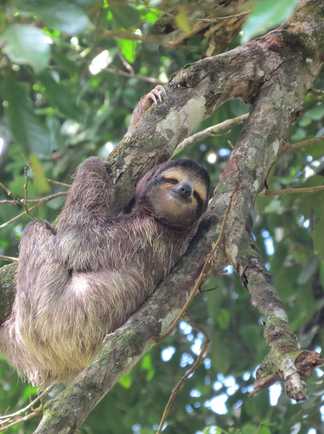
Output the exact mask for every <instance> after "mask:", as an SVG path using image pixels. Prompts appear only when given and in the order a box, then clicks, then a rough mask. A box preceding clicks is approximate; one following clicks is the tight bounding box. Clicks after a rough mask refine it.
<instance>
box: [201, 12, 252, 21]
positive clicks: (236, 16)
mask: <svg viewBox="0 0 324 434" xmlns="http://www.w3.org/2000/svg"><path fill="white" fill-rule="evenodd" d="M250 12H251V11H245V12H240V13H238V14H233V15H224V16H220V17H215V18H198V21H204V22H207V23H216V22H217V21H220V20H227V19H230V18H240V17H244V16H245V15H249V13H250Z"/></svg>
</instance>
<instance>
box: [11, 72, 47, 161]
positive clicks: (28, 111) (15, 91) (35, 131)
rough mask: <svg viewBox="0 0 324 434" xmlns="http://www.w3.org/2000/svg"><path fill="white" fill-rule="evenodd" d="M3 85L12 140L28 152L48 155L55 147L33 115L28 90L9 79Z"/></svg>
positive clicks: (40, 122)
mask: <svg viewBox="0 0 324 434" xmlns="http://www.w3.org/2000/svg"><path fill="white" fill-rule="evenodd" d="M4 84H5V86H4V97H5V99H6V100H7V106H6V116H7V119H8V123H9V126H10V129H11V132H12V134H13V137H14V139H15V140H16V142H17V143H18V144H19V145H20V146H22V147H24V148H25V149H26V150H28V151H29V152H34V153H36V154H38V155H48V154H49V153H50V152H51V151H52V149H53V147H54V148H55V146H53V144H52V142H51V140H50V136H49V131H48V129H47V127H46V126H45V125H44V123H43V122H42V121H41V119H40V118H39V117H38V116H36V115H35V113H34V108H33V105H32V102H31V100H30V97H29V95H28V88H27V87H26V86H24V85H23V84H21V83H19V82H17V81H16V80H14V79H12V78H9V77H8V78H7V79H6V80H5V83H4Z"/></svg>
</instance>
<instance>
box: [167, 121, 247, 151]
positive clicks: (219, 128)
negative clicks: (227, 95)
mask: <svg viewBox="0 0 324 434" xmlns="http://www.w3.org/2000/svg"><path fill="white" fill-rule="evenodd" d="M248 117H249V113H245V114H243V115H241V116H237V117H235V118H232V119H226V121H223V122H220V123H219V124H216V125H213V126H211V127H208V128H206V129H204V130H201V131H198V133H195V134H193V135H192V136H189V137H187V138H186V139H184V140H183V141H182V142H181V143H179V144H178V146H177V147H176V149H175V151H174V153H173V155H175V154H178V152H180V151H182V150H183V149H184V148H185V147H187V146H190V145H193V144H194V143H197V142H199V141H201V140H203V139H206V138H207V137H210V136H214V135H215V134H217V133H221V132H224V131H227V130H229V129H230V128H232V127H234V126H235V125H239V124H241V123H242V122H244V121H245V120H246V119H247V118H248Z"/></svg>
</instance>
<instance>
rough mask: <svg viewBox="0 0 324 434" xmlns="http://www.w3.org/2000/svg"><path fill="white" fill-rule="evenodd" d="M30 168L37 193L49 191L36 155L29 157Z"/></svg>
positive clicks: (42, 168)
mask: <svg viewBox="0 0 324 434" xmlns="http://www.w3.org/2000/svg"><path fill="white" fill-rule="evenodd" d="M30 166H31V168H32V171H33V178H34V181H35V187H36V189H37V191H38V192H39V193H47V192H48V191H49V190H50V186H49V183H48V181H47V178H46V175H45V171H44V167H43V166H42V164H41V162H40V161H39V159H38V158H37V155H35V154H32V155H31V156H30Z"/></svg>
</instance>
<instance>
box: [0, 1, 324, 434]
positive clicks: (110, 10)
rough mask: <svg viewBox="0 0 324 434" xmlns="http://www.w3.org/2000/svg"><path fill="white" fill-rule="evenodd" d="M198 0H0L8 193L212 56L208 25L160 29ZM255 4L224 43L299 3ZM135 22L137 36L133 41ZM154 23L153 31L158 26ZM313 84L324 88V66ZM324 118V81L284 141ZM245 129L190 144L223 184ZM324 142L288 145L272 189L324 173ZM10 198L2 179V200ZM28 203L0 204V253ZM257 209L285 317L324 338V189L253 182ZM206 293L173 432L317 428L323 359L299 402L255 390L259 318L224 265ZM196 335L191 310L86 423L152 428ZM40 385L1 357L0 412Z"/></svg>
mask: <svg viewBox="0 0 324 434" xmlns="http://www.w3.org/2000/svg"><path fill="white" fill-rule="evenodd" d="M191 3H192V2H189V1H188V2H181V3H179V4H178V3H177V2H176V1H174V2H162V3H160V2H153V1H151V2H150V1H138V2H135V1H134V2H124V1H116V0H115V1H110V2H108V1H106V0H105V1H103V2H101V1H94V0H73V1H67V0H66V1H65V0H63V1H61V0H60V1H58V2H53V1H50V0H45V1H40V0H27V1H23V0H4V1H2V7H1V10H0V50H1V51H0V53H1V57H0V100H1V104H0V181H1V182H2V183H3V184H4V185H6V186H7V187H8V189H9V190H10V191H11V192H12V193H13V194H14V196H15V197H25V196H26V194H27V196H28V198H39V197H44V196H48V195H51V194H52V193H55V192H58V191H64V190H65V187H64V186H62V185H58V184H56V183H53V182H52V180H56V181H61V182H65V183H70V182H71V175H72V174H73V171H74V169H75V168H76V166H77V165H78V164H79V163H80V162H81V161H82V160H84V159H85V158H87V157H88V156H90V155H99V156H101V157H105V156H107V155H108V153H109V152H111V150H112V149H113V147H114V146H115V145H116V144H117V143H118V141H119V139H120V138H121V137H122V135H123V134H124V133H125V132H126V129H127V125H128V122H129V116H130V113H131V112H132V109H133V108H134V106H135V105H136V103H137V101H138V100H139V99H140V97H141V96H142V95H143V94H145V93H146V92H147V91H148V90H150V89H151V88H152V86H153V82H154V81H156V82H158V81H161V82H165V81H167V79H168V78H170V77H171V76H172V74H173V72H175V71H176V70H178V69H179V68H181V67H182V66H184V65H185V64H188V63H190V62H193V61H195V60H198V59H200V58H202V57H203V56H205V54H206V52H208V50H210V40H209V41H208V40H207V39H206V37H205V36H204V35H201V34H199V33H198V34H195V35H194V36H193V37H192V38H189V39H187V40H186V41H185V42H184V43H183V44H182V45H180V46H177V47H174V48H170V47H168V46H166V45H164V44H161V43H159V40H158V36H161V34H162V33H163V32H164V33H167V24H166V23H165V21H167V20H168V19H169V20H170V19H171V20H172V24H173V26H174V27H175V28H177V29H178V30H180V31H182V32H184V33H185V32H188V31H189V30H190V26H191V25H192V22H191V7H192V4H191ZM260 3H261V2H259V3H258V4H257V7H256V8H255V9H253V7H252V9H249V11H251V10H252V12H249V14H247V19H246V21H245V24H244V28H243V33H242V34H241V35H237V36H236V37H235V38H234V39H233V40H232V41H231V43H230V44H227V45H226V47H222V49H224V48H226V49H230V48H232V47H234V46H235V45H237V44H240V43H241V40H243V41H245V40H247V39H248V38H250V37H251V36H254V35H255V34H257V33H260V32H261V31H265V30H266V29H267V28H269V27H271V26H274V25H277V24H279V23H280V21H282V20H284V19H285V18H287V17H288V16H289V14H290V13H291V12H292V10H293V9H294V7H295V5H296V1H292V0H289V1H288V0H286V1H279V0H278V1H277V2H275V6H274V5H273V2H269V1H264V2H262V7H261V6H260ZM168 8H169V9H168ZM170 8H171V9H172V11H173V16H172V17H171V18H170V15H171V13H170V10H171V9H170ZM161 23H163V26H162V25H161ZM161 29H162V31H161ZM127 32H128V33H129V35H134V34H135V35H137V36H138V38H132V37H131V36H128V38H127V37H126V36H127ZM159 32H160V33H159ZM150 35H155V38H151V39H149V36H150ZM146 36H147V41H145V38H146ZM141 39H144V41H142V40H141ZM214 52H215V50H214ZM216 52H217V51H216ZM116 70H117V71H118V72H116ZM148 77H149V78H148ZM152 78H153V79H152ZM316 88H317V89H321V88H322V89H323V88H324V77H323V76H322V77H319V79H318V82H317V83H316ZM246 111H248V107H247V106H245V105H244V104H243V103H241V102H240V101H232V102H230V103H227V104H225V105H224V106H223V107H222V108H221V109H220V110H219V111H218V112H217V113H215V114H214V115H213V116H212V117H211V118H210V119H209V120H208V122H205V124H204V125H202V128H203V127H207V126H210V125H213V124H216V123H218V122H221V121H223V120H225V119H228V118H231V117H234V116H237V115H239V114H242V113H244V112H246ZM323 118H324V96H323V93H321V92H319V91H311V92H309V94H308V95H307V96H306V98H305V107H304V111H303V113H301V115H300V117H299V118H298V120H297V121H296V122H295V124H294V125H293V127H292V129H291V135H290V138H289V140H288V141H289V142H290V143H293V142H297V141H300V140H302V139H306V138H312V137H319V136H324V127H323ZM239 132H240V128H239V127H235V128H233V129H232V130H231V131H229V132H228V133H226V134H223V135H222V136H221V135H217V136H215V137H212V138H210V139H208V140H205V141H203V142H202V143H200V144H199V145H194V146H192V147H191V148H190V149H186V150H185V151H183V152H182V154H181V156H186V157H189V158H194V159H196V160H198V161H200V162H201V163H202V164H204V165H205V166H206V167H207V168H208V170H209V172H210V174H211V177H212V180H213V182H214V183H216V182H217V178H218V175H219V173H220V170H221V169H222V167H223V165H224V162H225V161H226V159H227V158H228V155H229V153H230V151H231V148H232V147H233V146H234V145H235V142H236V140H237V137H238V134H239ZM323 145H324V142H321V143H317V144H315V145H312V146H307V147H305V148H302V149H298V151H295V152H289V153H285V154H283V155H282V156H281V158H280V159H279V161H278V163H277V164H276V166H275V167H274V168H273V170H272V173H271V177H270V178H269V188H270V190H278V189H280V188H285V187H287V186H290V187H291V186H313V185H322V184H323V175H324V170H323V168H324V158H323ZM6 198H7V196H6V194H5V192H4V191H3V190H0V200H1V199H6ZM63 201H64V197H57V198H55V199H53V200H51V201H48V202H46V203H44V204H43V205H42V206H40V207H35V208H34V209H31V210H30V214H31V215H32V216H34V217H38V218H42V219H47V220H49V221H53V220H54V219H55V217H56V215H57V213H58V211H59V209H60V208H61V206H62V204H63ZM22 212H24V209H20V208H19V207H17V206H12V205H0V255H8V256H17V247H18V243H19V239H20V236H21V233H22V230H23V228H24V226H25V225H26V224H27V222H28V221H29V220H30V218H31V216H30V215H26V214H25V215H23V216H21V217H20V218H18V219H15V217H16V216H17V215H18V214H20V213H22ZM253 218H254V221H255V237H256V240H257V243H258V246H259V248H260V250H261V251H262V253H263V256H264V259H265V262H266V264H267V267H268V269H269V271H270V272H271V273H272V276H273V281H274V284H275V286H276V287H277V288H278V289H279V292H280V294H281V296H282V298H283V300H284V302H285V304H286V306H287V308H288V312H289V317H290V321H291V325H292V328H293V329H294V331H295V332H296V333H297V334H298V335H299V337H300V340H301V342H302V343H303V344H304V346H306V347H308V348H310V349H314V348H315V349H316V350H318V351H320V350H321V348H323V344H324V342H323V340H324V334H323V331H321V326H322V325H323V323H324V224H323V218H324V193H323V192H318V193H311V194H310V193H308V194H290V195H289V194H284V195H279V196H274V197H268V196H265V195H260V197H259V198H258V201H257V204H256V214H255V216H253ZM11 219H14V220H13V221H11ZM4 263H5V262H3V264H4ZM0 265H2V262H0ZM203 290H204V291H205V292H203V293H202V294H201V295H200V296H199V297H198V298H197V299H196V300H195V303H194V305H193V306H192V308H191V312H190V316H191V318H192V319H193V320H194V322H195V323H197V324H199V326H203V328H204V329H205V330H206V332H207V334H208V335H209V337H210V338H211V346H210V351H209V354H208V357H207V358H206V359H205V361H204V363H203V364H202V365H201V366H200V367H199V369H198V370H197V371H196V373H195V374H194V376H193V377H192V378H191V379H190V380H189V381H188V382H187V383H186V384H185V386H184V387H183V389H182V390H181V392H180V393H179V394H178V396H177V398H176V401H175V403H174V406H173V409H172V412H171V414H170V417H169V418H168V426H167V428H166V430H165V432H166V433H168V434H176V433H177V434H179V433H186V434H191V433H206V434H208V433H210V434H216V433H217V434H220V433H228V432H231V433H237V434H238V433H242V434H252V433H258V434H269V433H272V434H282V433H291V434H297V433H301V434H304V433H307V434H316V433H319V434H320V433H324V428H323V418H324V403H323V390H324V384H323V377H322V375H323V372H322V371H321V370H319V369H318V370H317V371H316V375H314V376H313V378H312V379H311V381H310V387H309V400H308V401H307V402H305V403H302V404H298V405H296V404H295V403H293V402H289V400H287V398H286V397H285V395H284V394H282V393H281V390H280V386H278V385H277V386H273V387H272V388H270V391H264V392H262V393H261V394H259V395H258V396H257V397H251V396H249V392H250V391H251V385H252V384H253V373H254V369H255V367H256V365H257V363H258V361H260V360H262V357H263V356H264V354H265V352H266V348H265V343H264V340H263V337H262V331H261V327H260V324H259V321H260V319H259V318H258V316H257V315H256V312H255V311H254V310H253V308H252V307H251V306H250V303H249V296H248V293H247V292H246V291H245V290H244V289H242V288H241V286H240V283H239V281H238V279H237V278H236V277H235V275H234V274H233V272H232V270H231V269H227V270H226V272H225V273H224V276H223V277H222V278H217V279H216V278H213V277H211V278H210V279H209V280H208V282H207V283H206V284H205V286H204V288H203ZM202 340H203V336H202V334H201V333H200V332H199V331H197V330H195V329H192V327H191V326H190V325H189V324H188V323H187V322H186V321H182V322H181V323H180V325H179V329H178V332H177V333H176V334H175V335H174V336H172V337H169V338H168V339H166V340H165V341H164V342H163V343H162V344H161V345H159V346H158V347H156V348H155V349H154V350H153V351H151V352H150V353H147V354H146V355H145V356H144V358H143V359H142V361H141V362H140V363H139V365H138V366H137V367H136V368H135V369H134V370H133V371H132V372H131V373H130V374H128V375H126V376H124V377H123V378H122V379H121V380H120V382H119V384H118V385H117V386H116V387H115V388H114V390H113V392H112V393H111V394H110V395H109V396H108V397H106V399H104V400H103V401H102V402H101V404H100V405H99V406H98V407H97V408H96V410H95V411H94V412H93V414H92V415H91V416H90V417H89V419H88V421H87V423H86V424H85V425H84V427H83V428H82V430H81V432H83V433H95V434H101V433H102V434H104V433H105V434H107V433H109V434H124V433H125V434H126V433H134V434H150V433H153V432H154V430H155V429H156V427H157V424H158V422H159V419H160V416H161V413H162V410H163V407H164V405H165V403H166V401H167V399H168V396H169V394H170V391H171V389H172V387H173V386H174V385H175V383H176V381H177V379H178V378H180V376H181V375H182V374H183V372H184V371H185V369H186V368H187V367H188V366H189V365H190V364H191V363H192V362H193V360H194V359H195V357H196V356H197V354H199V351H200V348H201V344H202ZM33 394H35V389H34V388H33V387H31V386H29V385H26V384H24V383H23V382H21V380H19V379H18V378H17V376H16V374H15V372H14V371H13V370H12V369H11V368H10V367H8V365H7V364H6V362H5V360H4V359H1V360H0V411H1V413H5V412H7V411H8V410H10V411H11V410H13V409H15V408H20V407H21V406H23V405H25V404H26V403H28V401H29V400H30V399H31V397H32V396H33ZM35 424H36V421H32V422H26V423H25V424H23V425H19V426H15V427H13V428H11V429H10V430H9V432H16V433H18V432H20V433H26V434H27V433H30V432H32V431H33V427H34V426H35Z"/></svg>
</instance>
